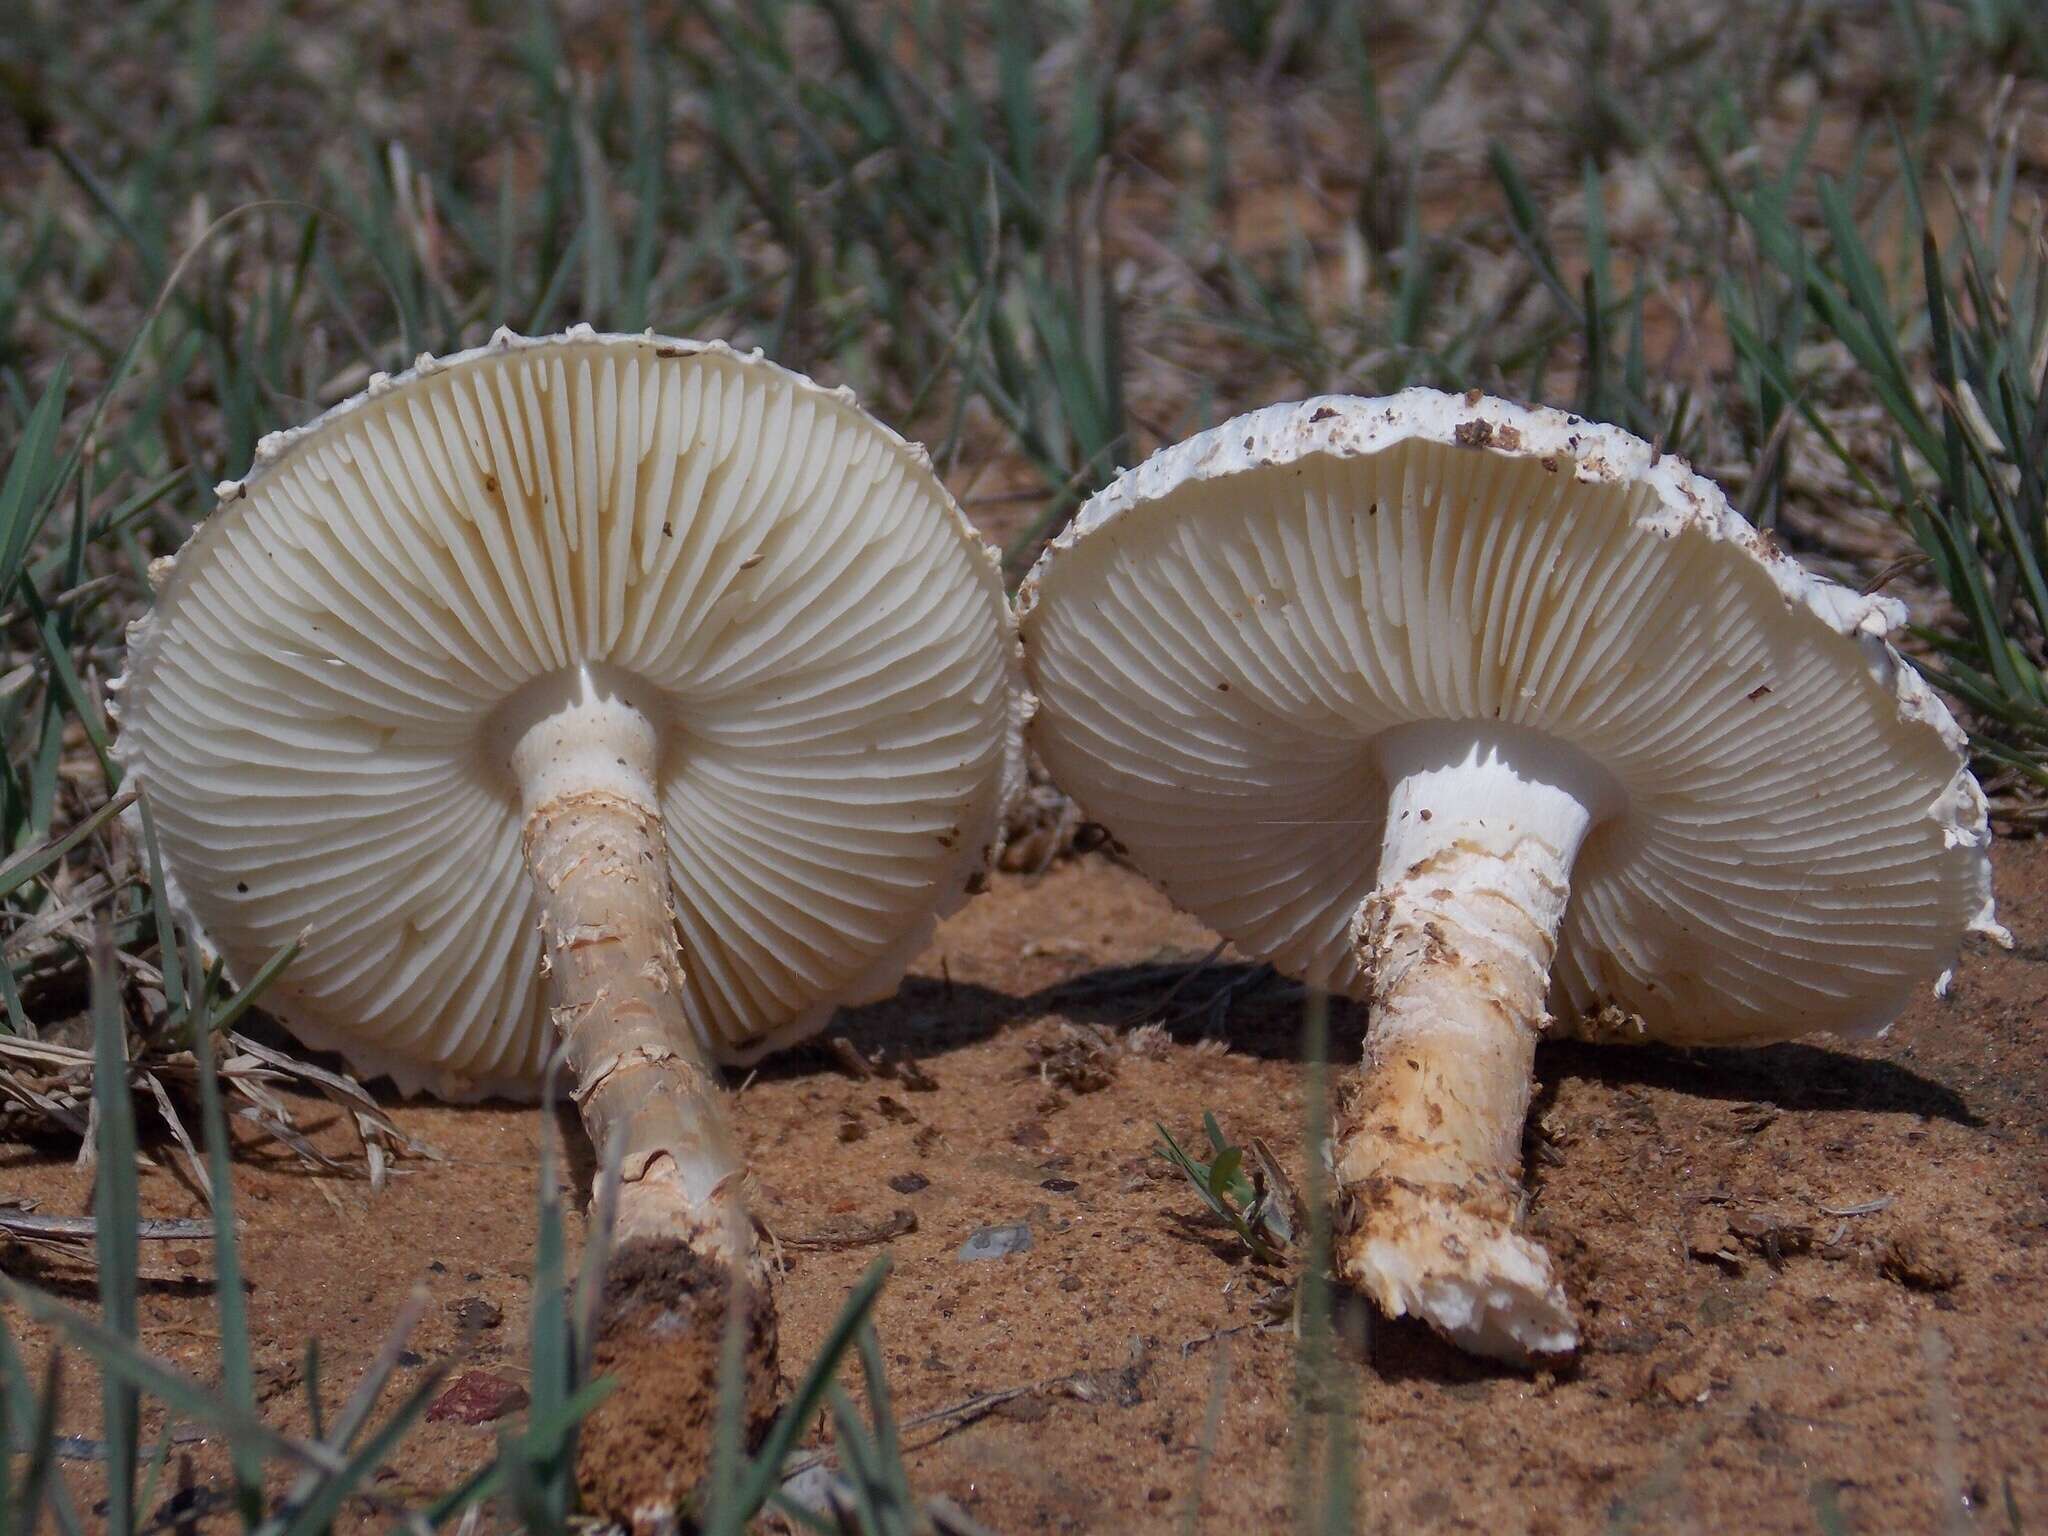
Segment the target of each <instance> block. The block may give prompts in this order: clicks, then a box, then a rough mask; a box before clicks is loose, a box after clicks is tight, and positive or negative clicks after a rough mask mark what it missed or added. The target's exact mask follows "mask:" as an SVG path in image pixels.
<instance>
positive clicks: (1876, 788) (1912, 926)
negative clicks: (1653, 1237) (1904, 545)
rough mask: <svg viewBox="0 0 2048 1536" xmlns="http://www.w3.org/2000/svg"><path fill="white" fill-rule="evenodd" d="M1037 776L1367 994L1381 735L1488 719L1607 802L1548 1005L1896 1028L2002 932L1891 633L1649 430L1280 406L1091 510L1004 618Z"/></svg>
mask: <svg viewBox="0 0 2048 1536" xmlns="http://www.w3.org/2000/svg"><path fill="white" fill-rule="evenodd" d="M1018 613H1019V623H1020V627H1021V631H1022V638H1023V641H1024V646H1025V658H1026V667H1027V670H1028V672H1029V675H1030V679H1031V682H1032V685H1033V687H1034V689H1035V690H1036V692H1037V694H1038V696H1039V703H1040V708H1039V713H1038V715H1037V718H1036V720H1035V721H1034V723H1033V725H1032V728H1031V732H1030V734H1031V739H1032V741H1033V744H1034V745H1035V746H1036V748H1037V749H1038V751H1039V752H1040V753H1041V754H1042V755H1043V757H1044V760H1045V762H1046V765H1047V767H1048V768H1049V769H1050V770H1051V772H1052V775H1053V777H1054V778H1055V780H1057V781H1058V782H1059V783H1060V784H1061V785H1062V786H1063V787H1064V788H1065V789H1066V790H1067V791H1068V792H1069V793H1071V794H1073V795H1074V796H1075V797H1076V798H1077V799H1078V800H1079V801H1080V802H1081V803H1082V804H1083V805H1084V806H1086V807H1087V808H1088V810H1089V812H1090V813H1091V814H1092V815H1093V816H1095V817H1096V818H1098V819H1100V820H1101V821H1102V822H1103V823H1104V824H1105V825H1107V826H1108V827H1109V828H1110V830H1111V831H1112V832H1113V833H1114V834H1115V835H1116V837H1117V838H1118V839H1119V840H1121V841H1122V842H1123V843H1124V844H1125V845H1126V846H1127V847H1128V848H1129V849H1130V851H1131V853H1132V855H1133V857H1134V858H1135V859H1136V860H1137V862H1138V864H1139V865H1140V866H1141V867H1142V868H1143V869H1144V870H1145V871H1146V872H1147V873H1148V874H1149V875H1151V876H1152V877H1153V878H1154V879H1156V880H1157V881H1159V883H1160V884H1161V885H1162V886H1163V887H1164V888H1165V890H1166V891H1167V893H1168V894H1169V895H1170V896H1172V897H1173V898H1174V899H1175V900H1176V901H1177V902H1179V903H1180V904H1181V905H1183V906H1184V907H1186V908H1187V909H1188V910H1190V911H1192V912H1194V913H1196V914H1197V915H1199V916H1200V917H1202V918H1203V919H1204V920H1206V921H1207V922H1209V923H1211V924H1212V925H1214V926H1215V927H1216V928H1217V929H1218V930H1219V931H1221V932H1222V933H1224V934H1226V935H1227V936H1229V937H1230V938H1231V939H1232V940H1234V941H1235V942H1236V943H1237V944H1238V946H1239V947H1240V948H1242V949H1244V950H1246V951H1248V952H1250V953H1253V954H1257V955H1261V956H1265V957H1268V958H1270V959H1272V960H1273V961H1274V962H1275V963H1277V964H1279V965H1282V966H1284V967H1286V968H1287V969H1289V970H1291V971H1293V972H1295V973H1297V974H1299V975H1302V976H1304V977H1307V978H1309V979H1311V980H1313V981H1316V982H1318V983H1321V984H1324V985H1327V986H1329V987H1331V988H1333V989H1335V990H1339V991H1343V992H1347V993H1350V994H1353V995H1358V996H1362V995H1364V990H1365V988H1364V978H1363V977H1362V976H1361V974H1360V968H1359V958H1358V952H1357V946H1356V945H1355V944H1354V943H1353V930H1354V921H1355V919H1356V918H1357V915H1358V914H1359V913H1360V910H1361V907H1362V905H1363V903H1364V902H1365V900H1366V898H1367V896H1368V895H1369V894H1370V893H1371V891H1372V889H1373V886H1374V883H1375V875H1376V872H1377V865H1378V857H1379V850H1380V846H1381V840H1382V832H1383V830H1384V828H1383V825H1382V822H1383V818H1384V817H1385V815H1386V809H1387V786H1386V783H1385V781H1384V776H1383V771H1382V766H1381V765H1382V761H1383V757H1382V753H1383V749H1384V748H1385V747H1386V745H1387V743H1388V742H1389V741H1390V740H1394V741H1397V740H1398V737H1390V736H1389V733H1394V732H1399V731H1401V730H1402V729H1403V728H1404V727H1406V728H1409V729H1417V728H1420V729H1428V728H1430V727H1429V725H1428V722H1437V721H1474V722H1498V723H1499V726H1500V728H1501V729H1502V730H1503V731H1505V732H1511V733H1513V734H1514V735H1515V736H1516V737H1519V738H1521V739H1524V740H1525V741H1526V742H1527V743H1528V744H1529V745H1530V747H1531V749H1532V750H1536V751H1540V752H1543V753H1555V754H1557V755H1559V756H1560V757H1562V758H1567V759H1569V760H1570V761H1571V763H1572V765H1573V767H1574V768H1575V770H1577V771H1576V773H1575V780H1576V782H1580V783H1584V784H1588V785H1592V786H1595V787H1597V789H1598V791H1599V793H1597V794H1596V795H1594V796H1593V798H1594V799H1595V800H1596V801H1598V802H1599V803H1598V804H1597V805H1596V808H1595V811H1596V814H1595V824H1594V825H1593V827H1592V830H1591V832H1590V833H1589V834H1588V836H1587V838H1586V841H1585V843H1584V845H1583V847H1582V848H1581V850H1580V853H1579V855H1578V859H1577V862H1576V865H1575V867H1574V868H1573V871H1572V876H1571V896H1570V905H1569V907H1568V908H1567V910H1566V912H1565V916H1564V920H1563V926H1562V930H1561V933H1560V936H1559V944H1558V952H1557V957H1556V960H1555V962H1554V965H1553V968H1552V973H1551V975H1552V981H1551V997H1550V1008H1551V1011H1552V1012H1553V1013H1554V1014H1555V1015H1557V1016H1558V1018H1559V1020H1560V1021H1561V1022H1562V1023H1564V1024H1566V1025H1567V1026H1570V1025H1571V1024H1572V1023H1573V1021H1575V1020H1576V1021H1578V1027H1579V1028H1581V1029H1582V1030H1584V1031H1586V1032H1588V1033H1592V1032H1602V1033H1612V1032H1617V1031H1619V1032H1623V1033H1628V1032H1635V1031H1642V1032H1646V1033H1648V1034H1649V1035H1651V1036H1653V1037H1656V1038H1660V1039H1666V1040H1675V1041H1687V1042H1699V1043H1707V1042H1714V1041H1724V1040H1732V1039H1771V1038H1783V1037H1787V1036H1792V1035H1797V1034H1801V1033H1804V1032H1806V1031H1810V1030H1820V1029H1833V1030H1839V1031H1843V1032H1845V1033H1851V1034H1856V1033H1864V1032H1869V1031H1873V1030H1876V1029H1879V1028H1881V1027H1882V1026H1884V1025H1885V1024H1886V1023H1887V1022H1889V1021H1890V1020H1891V1019H1892V1018H1893V1017H1894V1016H1895V1015H1896V1013H1897V1012H1898V1010H1899V1009H1900V1007H1901V1006H1902V1005H1903V1002H1904V999H1905V997H1906V995H1907V993H1908V990H1909V988H1911V987H1912V986H1913V985H1915V984H1917V983H1921V982H1925V981H1930V980H1933V979H1935V978H1936V977H1937V976H1938V975H1940V974H1941V973H1943V972H1944V971H1945V970H1946V969H1947V968H1948V967H1949V966H1950V965H1951V964H1952V962H1953V960H1954V957H1955V954H1956V951H1957V946H1958V943H1959V941H1960V939H1961V938H1962V936H1963V934H1964V933H1965V932H1971V931H1974V932H1980V933H1987V934H1992V935H1994V936H2001V937H2002V935H2003V930H2001V929H1999V928H1998V927H1997V925H1996V922H1995V920H1994V917H1993V910H1992V902H1991V875H1990V863H1989V859H1988V857H1987V853H1986V849H1987V846H1988V844H1989V840H1990V839H1989V834H1988V832H1987V829H1986V821H1985V804H1984V797H1983V794H1982V792H1981V791H1980V790H1979V788H1978V786H1977V783H1976V781H1975V779H1973V778H1972V777H1971V775H1970V774H1969V772H1968V770H1967V769H1966V768H1965V767H1964V764H1963V761H1962V757H1961V751H1962V747H1963V737H1962V734H1961V732H1960V731H1959V730H1958V729H1957V727H1956V725H1955V723H1954V721H1953V720H1952V719H1950V717H1949V714H1948V712H1947V710H1946V709H1944V708H1943V706H1942V705H1941V703H1940V702H1939V701H1938V700H1937V699H1936V698H1935V697H1934V696H1933V694H1932V693H1931V692H1930V691H1929V689H1928V688H1927V686H1926V685H1925V684H1924V683H1923V682H1922V680H1921V678H1920V676H1919V674H1918V673H1917V672H1915V671H1914V670H1913V668H1912V667H1911V666H1910V665H1908V664H1907V663H1906V662H1904V661H1903V660H1902V659H1901V658H1900V656H1899V655H1898V653H1897V652H1896V651H1894V650H1893V649H1892V647H1891V645H1890V644H1889V643H1888V642H1887V640H1886V638H1885V637H1886V636H1887V634H1889V633H1890V632H1891V631H1892V630H1893V629H1895V628H1896V627H1897V626H1898V625H1899V624H1900V623H1902V622H1903V621H1904V617H1905V614H1904V610H1903V609H1902V608H1901V606H1900V605H1899V604H1898V603H1897V602H1895V601H1893V600H1891V599H1889V598H1884V597H1874V596H1859V595H1857V594H1856V593H1853V592H1850V591H1847V590H1846V589H1844V588H1842V587H1839V586H1836V585H1834V584H1832V583H1830V582H1826V581H1823V580H1821V579H1819V578H1817V577H1815V576H1813V575H1811V574H1809V573H1808V572H1806V571H1805V570H1803V569H1802V568H1801V567H1800V566H1799V565H1798V564H1797V563H1796V562H1794V561H1792V560H1790V559H1788V558H1786V557H1785V556H1783V555H1782V554H1780V553H1779V552H1778V551H1777V550H1776V549H1775V548H1774V547H1773V546H1772V544H1771V541H1770V540H1769V539H1768V538H1767V537H1765V536H1760V535H1758V534H1757V533H1756V532H1755V531H1754V530H1753V529H1751V528H1750V527H1749V525H1748V524H1747V523H1745V522H1743V521H1742V519H1741V518H1740V517H1738V516H1737V515H1736V514H1735V512H1734V511H1733V510H1732V509H1731V508H1730V507H1729V506H1728V504H1727V502H1726V500H1725V499H1724V498H1723V497H1722V495H1721V493H1720V491H1719V490H1718V489H1716V488H1715V487H1714V486H1713V485H1712V484H1711V483H1709V482H1708V481H1706V480H1704V479H1702V478H1701V477H1700V476H1698V475H1696V474H1694V473H1693V472H1692V471H1691V470H1690V469H1688V468H1687V467H1686V465H1685V464H1683V463H1682V462H1680V461H1679V460H1677V459H1675V458H1673V457H1671V456H1669V455H1663V456H1659V455H1657V454H1656V453H1654V452H1653V451H1652V450H1651V449H1650V447H1649V446H1648V445H1647V444H1645V443H1643V442H1641V441H1640V440H1638V439H1636V438H1634V437H1631V436H1629V435H1628V434H1627V433H1624V432H1621V431H1618V430H1616V429H1614V428H1610V427H1603V426H1597V425H1594V424H1592V423H1589V422H1585V421H1582V420H1580V419H1579V418H1577V417H1574V416H1568V415H1565V414H1564V413H1562V412H1559V411H1554V410H1532V409H1526V408H1524V407H1521V406H1516V405H1511V404H1508V403H1505V402H1502V401H1498V400H1491V399H1484V398H1481V397H1479V396H1478V395H1476V394H1474V395H1470V396H1465V397H1459V396H1453V395H1445V394H1440V393H1438V392H1436V391H1432V390H1419V389H1418V390H1409V391H1406V392H1405V393H1403V394H1399V395H1396V396H1393V397H1391V398H1388V399H1382V400H1367V399H1357V398H1348V397H1332V398H1326V399H1320V400H1309V401H1305V402H1302V403H1300V404H1296V405H1278V406H1273V407H1270V408H1268V409H1265V410H1260V411H1254V412H1252V413H1251V414H1249V415H1247V416H1242V417H1239V418H1238V419H1237V420H1235V421H1232V422H1229V423H1227V424H1226V425H1224V426H1221V427H1217V428H1215V429H1214V430H1213V431H1209V432H1205V433H1203V434H1201V435H1200V436H1198V437H1195V438H1192V439H1190V440H1189V441H1187V442H1184V443H1181V444H1179V445H1178V446H1176V447H1173V448H1169V449H1167V450H1166V451H1165V452H1163V453H1160V454H1159V455H1157V456H1156V457H1154V458H1153V459H1151V460H1150V461H1149V462H1147V463H1146V464H1144V465H1143V466H1141V467H1140V468H1138V469H1135V470H1131V471H1128V472H1126V473H1125V474H1124V475H1122V476H1121V477H1120V478H1119V479H1117V480H1116V481H1115V482H1114V483H1113V484H1111V485H1110V486H1108V487H1107V488H1106V489H1104V490H1103V491H1102V492H1100V493H1099V494H1098V495H1096V496H1095V497H1094V498H1093V499H1092V500H1091V501H1090V502H1089V503H1088V504H1087V505H1086V506H1085V507H1083V508H1082V509H1081V512H1080V514H1079V516H1078V517H1077V518H1076V520H1075V522H1074V524H1073V525H1072V527H1071V528H1069V529H1068V530H1067V531H1066V532H1065V533H1064V534H1063V535H1062V536H1061V537H1060V539H1059V540H1058V541H1057V543H1056V545H1055V547H1054V548H1052V549H1051V550H1049V551H1047V553H1046V554H1045V556H1044V557H1043V558H1042V559H1041V560H1040V562H1039V564H1038V566H1037V568H1036V569H1035V570H1034V571H1033V572H1032V574H1031V576H1030V578H1029V580H1027V581H1026V583H1025V585H1024V589H1023V592H1022V593H1021V595H1020V597H1019V603H1018Z"/></svg>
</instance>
